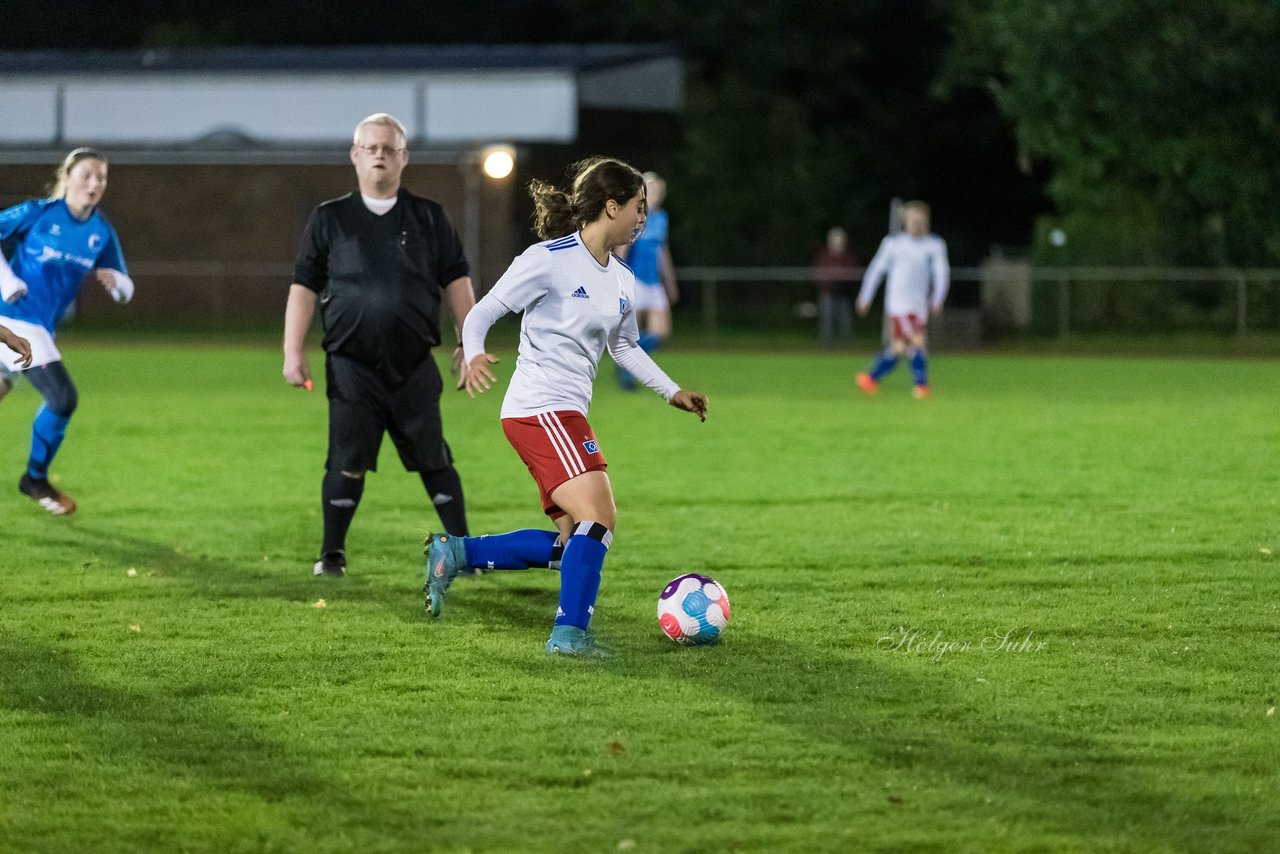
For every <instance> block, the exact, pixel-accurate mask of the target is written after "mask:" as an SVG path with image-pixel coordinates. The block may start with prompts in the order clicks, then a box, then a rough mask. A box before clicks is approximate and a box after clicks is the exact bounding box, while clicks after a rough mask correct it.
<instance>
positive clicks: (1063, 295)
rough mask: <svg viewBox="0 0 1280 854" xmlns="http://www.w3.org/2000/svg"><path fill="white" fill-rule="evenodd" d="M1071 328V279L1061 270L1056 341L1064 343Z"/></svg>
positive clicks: (1059, 275)
mask: <svg viewBox="0 0 1280 854" xmlns="http://www.w3.org/2000/svg"><path fill="white" fill-rule="evenodd" d="M1070 326H1071V277H1070V276H1068V275H1067V271H1066V270H1063V271H1062V272H1061V273H1059V274H1058V340H1059V341H1066V340H1067V334H1068V333H1069V332H1070Z"/></svg>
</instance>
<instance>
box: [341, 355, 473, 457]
mask: <svg viewBox="0 0 1280 854" xmlns="http://www.w3.org/2000/svg"><path fill="white" fill-rule="evenodd" d="M325 375H326V376H327V378H328V383H327V385H328V395H329V458H328V459H327V460H326V461H325V468H326V469H327V470H328V471H359V472H363V471H375V470H376V469H377V467H378V449H379V448H380V447H381V446H382V434H383V433H384V432H387V433H390V434H391V441H392V442H394V443H395V446H396V450H397V451H399V452H400V460H401V462H403V463H404V467H405V468H406V469H408V470H409V471H436V470H438V469H442V468H445V467H446V466H448V465H450V464H451V463H452V462H453V458H452V457H451V455H450V454H449V446H448V445H446V444H445V441H444V432H443V427H442V426H441V424H440V390H441V387H442V384H441V380H440V370H439V369H438V368H437V367H436V362H435V359H433V358H431V357H430V356H428V357H427V358H426V359H424V360H423V361H422V364H421V365H419V366H418V367H417V368H416V369H415V370H414V371H413V373H411V374H410V375H409V376H408V377H407V378H406V379H405V381H404V382H403V383H401V384H400V385H394V386H393V385H391V384H389V383H388V382H387V381H386V380H384V379H383V378H382V376H381V375H380V374H379V373H378V372H377V371H375V370H374V369H373V368H370V367H369V366H367V365H365V364H363V363H361V362H357V361H355V360H354V359H350V358H347V357H346V356H340V355H336V354H332V353H331V354H329V355H328V356H327V357H326V358H325Z"/></svg>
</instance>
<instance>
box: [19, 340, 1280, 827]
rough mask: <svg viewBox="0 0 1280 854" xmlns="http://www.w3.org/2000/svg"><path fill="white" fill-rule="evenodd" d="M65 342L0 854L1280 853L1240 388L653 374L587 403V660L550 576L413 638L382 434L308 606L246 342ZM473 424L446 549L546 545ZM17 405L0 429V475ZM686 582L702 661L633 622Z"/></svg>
mask: <svg viewBox="0 0 1280 854" xmlns="http://www.w3.org/2000/svg"><path fill="white" fill-rule="evenodd" d="M64 346H65V351H66V353H67V364H68V366H69V367H70V368H71V370H72V372H73V374H74V376H75V377H76V378H77V380H78V382H79V383H80V387H81V410H80V412H79V413H78V414H77V416H76V418H75V419H74V421H73V423H72V426H71V432H70V435H69V437H68V440H67V443H66V446H65V447H64V450H63V452H62V454H61V455H60V457H59V458H58V460H57V463H56V464H55V471H56V472H57V473H59V474H60V475H61V484H62V486H63V487H64V488H66V489H67V490H68V491H70V492H71V493H72V494H73V495H74V496H75V497H76V498H77V499H78V500H79V502H80V507H81V510H80V512H79V513H78V514H77V515H76V516H74V517H72V518H68V519H54V518H51V517H47V516H45V515H44V514H43V513H41V512H40V511H39V510H38V509H37V508H36V507H35V506H34V505H32V504H31V503H30V502H28V501H26V500H25V499H23V498H21V497H20V496H19V495H18V494H17V492H16V490H13V489H12V486H9V487H5V490H7V492H3V491H0V496H4V495H7V496H8V497H0V514H2V515H0V518H2V519H3V527H4V535H3V544H4V546H3V548H4V554H5V561H4V572H3V575H2V576H0V746H2V747H3V749H0V850H3V851H75V852H82V851H102V852H110V851H211V852H214V851H216V852H224V851H309V852H327V851H362V852H365V851H423V850H445V851H612V850H618V849H620V848H621V849H624V850H625V849H631V850H636V851H662V852H680V851H724V850H732V851H759V852H774V851H865V850H926V851H975V852H977V851H982V852H985V851H1022V850H1035V851H1213V850H1221V851H1256V850H1266V849H1269V848H1274V846H1275V845H1276V840H1277V839H1280V817H1278V816H1280V813H1278V812H1277V810H1276V803H1277V802H1278V798H1280V717H1277V716H1275V715H1269V714H1268V709H1270V708H1273V707H1274V706H1275V705H1276V698H1277V695H1278V694H1280V690H1277V689H1278V688H1280V675H1277V674H1278V673H1280V668H1278V667H1277V663H1276V661H1277V658H1276V650H1277V648H1276V643H1275V641H1276V636H1277V635H1276V631H1277V624H1278V623H1280V563H1277V561H1280V516H1278V514H1277V509H1278V508H1277V497H1278V494H1280V490H1278V489H1277V487H1278V486H1280V478H1278V477H1277V463H1278V462H1280V461H1278V460H1277V455H1276V446H1277V439H1278V438H1280V428H1278V427H1277V426H1276V424H1277V422H1276V409H1275V407H1276V400H1277V398H1278V397H1280V383H1278V382H1277V379H1276V374H1275V368H1274V365H1272V364H1269V363H1264V362H1248V361H1192V360H1181V361H1175V360H1170V361H1155V360H1139V359H1131V360H1125V361H1108V360H1101V359H1088V358H1082V357H1075V358H1070V359H1062V358H1049V357H1044V358H1017V357H1007V356H1005V357H1001V356H983V357H973V356H971V357H959V356H953V357H946V356H944V357H940V358H938V359H936V360H935V363H936V364H935V370H934V377H933V381H934V385H935V389H936V396H935V397H934V399H932V400H930V401H928V402H923V403H921V402H917V401H913V400H911V399H910V397H909V395H908V394H907V387H908V386H907V379H906V377H905V376H901V375H898V376H895V377H893V378H891V380H890V381H889V382H887V383H886V385H885V388H884V391H883V393H882V394H881V395H880V396H879V397H877V398H874V399H867V398H862V397H859V396H856V395H855V394H854V393H853V392H851V382H850V380H851V374H852V371H853V370H854V369H855V368H858V367H861V365H862V356H863V354H859V355H858V356H857V357H856V360H855V359H851V358H850V357H849V356H847V355H844V356H836V355H821V354H809V355H805V354H777V355H765V354H751V353H729V354H715V353H679V352H673V353H670V354H666V355H665V357H664V359H663V363H664V365H665V366H666V367H667V368H668V369H669V371H670V372H671V373H672V374H673V375H674V376H676V377H677V378H678V379H681V380H682V381H683V382H685V383H686V384H688V385H690V386H692V387H696V388H700V389H703V390H705V391H706V392H707V393H708V394H709V396H710V398H711V417H710V419H709V421H708V422H707V423H706V424H699V423H698V422H697V421H696V419H694V418H692V417H691V416H688V415H686V414H683V413H679V412H676V411H675V410H672V409H670V408H668V407H665V406H663V405H662V404H661V402H660V401H658V400H657V399H656V398H655V397H653V396H652V395H649V394H647V393H645V394H640V395H635V396H625V395H622V394H621V393H619V392H617V391H615V390H613V389H612V388H611V387H610V385H609V384H607V383H605V382H602V383H601V388H600V390H599V393H598V396H597V400H596V406H595V410H594V411H593V413H592V423H593V426H594V427H595V428H596V432H597V434H598V435H599V436H600V438H601V443H602V446H603V449H604V451H605V453H606V454H607V456H608V458H609V460H610V475H611V477H612V479H613V482H614V487H615V491H616V493H617V497H618V503H619V508H620V513H619V519H620V524H619V529H618V535H617V540H616V541H615V544H614V547H613V549H612V551H611V553H610V556H609V560H608V562H607V564H606V567H605V578H604V584H603V588H602V595H601V600H600V606H599V613H598V615H597V617H596V627H597V628H598V630H599V632H600V633H601V635H602V636H603V637H604V638H605V639H606V640H607V641H608V642H609V643H610V644H611V645H612V646H613V647H614V648H615V649H617V650H618V651H619V653H620V655H619V657H618V658H617V659H616V660H614V661H611V662H608V663H604V664H601V663H589V662H573V661H562V660H551V659H548V657H547V656H546V655H545V653H544V652H543V647H542V644H543V641H544V640H545V637H546V634H547V631H548V628H549V622H550V617H551V612H552V610H553V609H554V602H555V591H556V587H557V578H556V576H555V575H554V574H553V573H549V572H545V571H534V572H527V573H518V574H517V573H511V574H491V575H488V576H485V577H483V578H479V579H462V580H460V581H459V582H458V583H457V584H456V585H455V587H454V588H453V591H452V595H451V597H450V600H449V608H448V610H447V611H446V613H445V615H444V616H443V617H442V618H441V619H440V620H439V621H437V622H435V623H432V622H431V621H430V620H429V619H428V618H427V617H426V616H425V615H424V611H423V609H422V605H421V598H420V592H419V588H420V585H421V580H420V574H419V573H420V570H419V557H418V553H419V551H420V540H421V536H422V534H423V532H424V531H427V530H429V529H431V528H432V527H433V525H434V524H435V520H434V517H433V514H432V513H431V511H430V508H429V507H428V506H427V505H426V502H425V500H424V498H423V496H422V494H421V487H420V485H419V484H418V483H417V480H416V478H414V477H412V476H410V475H408V474H406V473H404V472H403V471H402V470H401V469H400V467H399V465H398V461H397V460H396V458H395V455H394V453H393V452H392V451H391V450H390V447H389V445H388V446H387V447H384V453H383V466H382V470H381V471H379V472H378V473H377V474H376V475H372V476H371V477H370V482H369V485H368V489H367V490H366V493H365V500H364V503H363V504H362V506H361V508H360V512H359V514H358V516H357V518H356V522H355V525H354V527H353V530H352V535H351V538H350V542H349V552H350V555H351V572H352V574H351V575H350V577H348V578H346V579H344V580H341V581H336V582H335V581H331V580H316V579H312V578H311V577H310V564H311V561H312V560H313V559H314V556H315V551H316V548H317V543H318V536H319V526H320V517H319V498H318V491H319V484H320V478H321V474H322V464H323V459H324V442H325V427H324V425H325V415H324V411H325V406H324V398H323V396H322V395H321V394H320V393H318V392H317V393H316V394H312V395H307V394H306V393H304V392H300V391H296V390H292V389H288V388H286V387H285V386H284V384H283V382H282V381H281V380H280V379H279V359H278V356H277V355H276V353H275V352H274V351H273V350H269V349H266V348H260V349H255V348H247V347H198V346H190V347H185V348H180V347H127V346H122V345H120V344H112V345H110V346H106V345H92V344H88V343H80V344H77V343H76V342H75V341H71V342H70V343H67V344H65V345H64ZM511 361H512V360H511V358H510V357H508V358H506V359H504V362H503V365H502V367H503V368H504V369H509V368H510V363H511ZM499 402H500V400H499V395H497V394H491V395H489V396H487V397H485V398H483V399H481V400H479V401H470V400H468V399H466V398H465V397H464V396H462V395H459V394H449V395H448V396H447V399H446V403H445V419H446V427H447V432H448V435H449V437H450V441H451V444H452V445H453V448H454V451H455V454H456V456H457V459H458V462H459V467H460V469H461V472H462V475H463V479H464V483H465V484H466V487H467V497H468V500H469V505H470V516H471V522H472V526H473V528H474V529H475V530H477V531H502V530H509V529H512V528H516V527H528V526H536V525H541V524H542V519H541V514H540V513H539V510H538V506H537V498H536V492H535V490H534V487H533V485H532V483H531V481H530V480H529V478H528V475H527V473H526V472H525V470H524V468H523V466H522V465H521V463H520V462H519V460H518V459H517V458H516V456H515V454H514V453H513V452H512V451H511V450H510V448H509V447H508V446H507V444H506V442H505V441H504V439H503V438H502V435H501V432H500V429H499V427H498V422H497V411H498V406H499ZM36 404H37V401H36V396H35V394H34V393H33V392H32V390H31V389H30V388H29V387H21V388H19V390H18V391H17V392H15V393H14V394H13V395H12V396H11V397H9V398H8V399H7V400H5V401H4V403H3V404H0V448H2V449H3V451H2V452H0V453H2V455H3V456H2V458H0V471H8V472H10V474H11V476H12V477H11V479H12V480H13V481H16V480H17V476H18V474H19V472H20V470H21V467H22V465H23V462H24V459H25V454H26V442H27V438H26V437H27V430H28V425H29V419H30V416H31V414H32V412H33V411H34V409H35V407H36ZM1265 550H1275V551H1276V552H1277V553H1278V554H1277V555H1275V556H1273V555H1272V554H1271V553H1270V551H1265ZM130 570H136V574H132V575H131V574H130ZM689 570H700V571H705V572H709V573H710V574H711V575H713V576H715V577H716V578H718V579H719V580H720V581H722V582H723V583H724V584H725V586H726V587H727V589H728V591H729V594H730V596H731V597H732V601H733V606H734V612H733V620H732V622H731V624H730V626H729V629H728V632H727V634H726V637H725V639H724V641H723V642H722V643H721V644H720V645H719V646H717V647H712V648H706V649H693V650H686V649H680V648H677V647H676V646H675V645H673V644H671V643H670V642H668V641H666V640H665V639H664V638H662V637H661V636H660V634H659V633H658V628H657V622H656V619H655V617H654V612H653V611H654V602H655V599H656V596H657V594H658V592H659V591H660V589H661V588H662V586H663V584H664V583H665V582H666V581H667V580H668V579H669V578H670V577H672V576H674V575H676V574H678V573H681V572H684V571H689ZM319 599H324V600H325V601H326V604H327V607H324V608H317V607H315V605H316V603H317V600H319ZM899 627H901V629H900V628H899ZM135 629H136V630H135ZM903 630H905V631H907V632H913V631H914V632H916V635H915V637H916V640H915V642H914V643H911V644H900V645H899V644H898V643H897V642H898V641H899V640H900V639H901V637H902V634H901V632H902V631H903ZM1006 632H1010V633H1011V634H1010V639H1011V641H1022V640H1023V639H1025V638H1026V636H1027V635H1028V634H1030V635H1031V643H1030V644H1029V645H1027V646H1028V648H1025V649H1017V650H1003V651H1000V650H996V649H992V648H991V647H992V646H994V645H996V644H995V642H986V643H985V644H984V639H987V638H991V637H993V636H997V635H1003V634H1005V633H1006ZM930 641H933V643H932V646H931V645H930ZM939 643H941V644H943V646H942V648H941V649H942V651H941V652H940V651H939ZM1037 644H1040V646H1037ZM908 645H910V646H911V649H907V646H908ZM895 647H896V648H895Z"/></svg>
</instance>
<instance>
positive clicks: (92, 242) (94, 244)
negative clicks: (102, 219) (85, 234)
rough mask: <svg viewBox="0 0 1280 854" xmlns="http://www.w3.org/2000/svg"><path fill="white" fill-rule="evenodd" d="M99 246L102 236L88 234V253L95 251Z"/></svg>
mask: <svg viewBox="0 0 1280 854" xmlns="http://www.w3.org/2000/svg"><path fill="white" fill-rule="evenodd" d="M101 245H102V235H101V234H90V235H89V249H90V251H92V250H95V249H97V248H98V247H99V246H101Z"/></svg>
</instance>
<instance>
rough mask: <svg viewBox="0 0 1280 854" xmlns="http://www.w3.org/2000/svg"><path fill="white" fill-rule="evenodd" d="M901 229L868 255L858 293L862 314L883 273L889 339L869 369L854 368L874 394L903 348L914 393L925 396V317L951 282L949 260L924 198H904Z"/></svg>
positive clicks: (938, 307) (936, 309)
mask: <svg viewBox="0 0 1280 854" xmlns="http://www.w3.org/2000/svg"><path fill="white" fill-rule="evenodd" d="M902 222H903V231H901V232H899V233H897V234H890V235H889V236H888V237H886V238H885V239H884V240H882V241H881V242H880V248H879V249H878V250H876V256H875V257H874V258H872V259H871V264H870V266H868V267H867V272H866V275H864V276H863V277H862V290H861V291H860V292H859V293H858V315H859V316H860V317H865V316H866V314H867V312H868V311H870V309H871V300H872V299H874V298H875V295H876V289H878V288H879V287H880V280H881V279H882V278H884V277H885V276H886V274H887V276H888V280H889V283H888V285H887V286H886V287H885V295H884V313H885V315H886V316H887V317H888V319H889V327H890V330H889V343H888V345H887V346H885V348H884V349H883V350H881V351H880V353H879V355H877V356H876V359H875V362H873V363H872V365H871V370H870V371H869V372H867V373H862V374H858V378H857V379H858V387H859V388H860V389H862V390H863V391H865V392H866V393H867V394H875V392H876V390H877V388H878V387H879V383H880V378H881V377H883V376H884V375H885V374H887V373H889V372H890V371H892V370H893V369H894V368H895V367H897V365H898V359H899V358H901V356H902V354H903V353H906V354H907V355H908V356H910V358H911V377H912V382H913V383H914V388H913V390H912V391H913V394H915V396H916V397H918V398H924V397H928V396H929V374H928V356H927V354H926V350H925V347H926V345H927V328H928V322H929V317H930V316H934V315H937V314H938V312H940V311H942V302H943V300H945V299H946V298H947V289H948V288H949V287H950V285H951V265H950V264H949V263H948V261H947V244H946V243H944V242H943V240H942V238H941V237H938V236H937V235H936V234H930V233H929V206H928V205H927V204H925V203H924V202H907V203H906V204H905V205H903V206H902Z"/></svg>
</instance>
